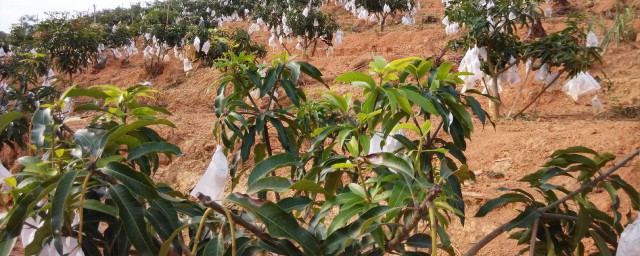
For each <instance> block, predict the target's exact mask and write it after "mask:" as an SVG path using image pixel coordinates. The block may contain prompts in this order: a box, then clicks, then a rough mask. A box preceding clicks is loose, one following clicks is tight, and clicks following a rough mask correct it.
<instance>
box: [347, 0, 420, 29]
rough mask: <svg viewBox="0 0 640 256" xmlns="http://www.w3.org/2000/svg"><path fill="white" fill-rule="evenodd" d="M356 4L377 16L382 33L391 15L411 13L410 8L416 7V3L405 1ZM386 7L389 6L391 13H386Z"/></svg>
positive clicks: (358, 0)
mask: <svg viewBox="0 0 640 256" xmlns="http://www.w3.org/2000/svg"><path fill="white" fill-rule="evenodd" d="M355 4H356V6H357V7H363V8H364V9H366V10H367V11H368V12H369V13H370V14H373V15H375V16H376V19H377V20H378V21H379V23H380V31H384V26H385V25H386V20H387V17H388V16H389V15H393V16H395V15H396V14H402V13H404V12H408V11H411V10H410V9H409V8H410V7H409V6H414V5H415V2H413V1H405V0H356V1H355ZM385 5H387V6H389V11H390V12H385V11H384V6H385Z"/></svg>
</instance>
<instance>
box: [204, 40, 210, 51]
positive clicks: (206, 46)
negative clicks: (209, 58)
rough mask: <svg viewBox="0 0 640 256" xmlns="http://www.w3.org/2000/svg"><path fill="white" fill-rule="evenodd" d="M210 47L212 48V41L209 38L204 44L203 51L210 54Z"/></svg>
mask: <svg viewBox="0 0 640 256" xmlns="http://www.w3.org/2000/svg"><path fill="white" fill-rule="evenodd" d="M209 49H211V43H209V40H207V41H206V42H204V44H203V45H202V51H203V52H204V54H208V53H209Z"/></svg>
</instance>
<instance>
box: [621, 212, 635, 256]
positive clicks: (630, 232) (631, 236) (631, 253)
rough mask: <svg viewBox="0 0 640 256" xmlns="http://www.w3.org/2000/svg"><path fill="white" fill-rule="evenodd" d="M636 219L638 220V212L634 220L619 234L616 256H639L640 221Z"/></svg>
mask: <svg viewBox="0 0 640 256" xmlns="http://www.w3.org/2000/svg"><path fill="white" fill-rule="evenodd" d="M638 219H640V212H638V217H637V218H636V220H635V221H634V222H633V223H631V224H629V225H627V227H626V228H625V229H624V231H622V234H620V242H618V250H617V252H616V256H635V255H640V220H638Z"/></svg>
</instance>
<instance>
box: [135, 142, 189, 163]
mask: <svg viewBox="0 0 640 256" xmlns="http://www.w3.org/2000/svg"><path fill="white" fill-rule="evenodd" d="M160 152H161V153H164V154H165V155H167V156H170V155H171V154H175V155H177V156H183V155H184V154H182V151H180V148H179V147H178V146H176V145H173V144H171V143H168V142H156V141H154V142H147V143H143V144H142V145H140V147H137V148H134V149H132V150H131V151H129V154H128V155H127V161H131V160H134V159H137V158H139V157H141V156H144V155H147V154H153V153H160Z"/></svg>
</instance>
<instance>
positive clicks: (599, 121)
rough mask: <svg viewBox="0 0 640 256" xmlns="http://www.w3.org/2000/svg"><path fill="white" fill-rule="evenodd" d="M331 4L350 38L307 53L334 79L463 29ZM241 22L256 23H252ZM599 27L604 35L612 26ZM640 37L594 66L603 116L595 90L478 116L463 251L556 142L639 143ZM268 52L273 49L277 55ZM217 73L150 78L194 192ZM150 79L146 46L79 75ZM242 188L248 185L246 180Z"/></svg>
mask: <svg viewBox="0 0 640 256" xmlns="http://www.w3.org/2000/svg"><path fill="white" fill-rule="evenodd" d="M423 2H424V1H423ZM585 2H588V1H585ZM613 2H615V1H613V0H606V1H604V0H601V1H596V2H595V4H594V5H588V4H586V3H580V4H577V8H578V9H579V10H580V11H582V12H583V13H589V14H593V15H595V16H596V17H609V16H610V13H611V10H612V6H613V4H612V3H613ZM636 2H638V1H636ZM636 5H637V4H636ZM422 7H423V9H422V10H421V12H420V13H419V14H418V16H417V17H416V21H417V22H418V23H420V21H421V20H422V19H423V18H424V17H426V16H427V15H434V16H435V17H436V18H437V19H438V20H440V19H442V17H443V9H442V7H441V3H440V1H430V2H429V3H423V4H422ZM327 9H329V10H331V11H332V12H334V13H335V14H336V16H337V17H338V19H339V23H340V24H341V26H342V27H343V29H344V30H345V38H344V43H343V44H342V45H339V46H335V53H334V54H333V56H326V54H324V52H323V51H319V52H318V54H316V56H315V57H310V58H309V59H307V61H309V62H311V63H312V64H314V65H316V66H317V67H318V68H320V70H322V72H323V74H324V77H325V80H327V81H333V78H335V77H336V76H337V75H339V74H341V73H343V72H347V71H350V70H353V69H355V68H356V67H357V66H358V65H360V64H362V63H368V61H370V60H371V59H372V56H374V55H381V56H383V57H385V58H387V59H395V58H399V57H407V56H423V57H429V56H433V55H438V54H439V53H440V52H442V49H443V48H444V47H445V46H446V43H447V41H448V40H450V39H452V38H454V36H446V35H445V34H444V28H443V25H442V24H440V23H439V22H437V23H428V24H421V23H420V24H417V25H415V26H412V27H407V26H402V25H398V24H397V23H396V24H391V25H389V26H388V27H387V28H386V29H385V31H384V32H382V33H381V32H379V28H378V27H377V26H374V25H369V24H366V23H364V22H362V21H357V20H356V19H355V18H354V17H352V16H349V15H348V14H346V12H345V11H344V9H343V8H342V7H332V6H330V7H327ZM636 15H637V13H636ZM398 18H399V17H398ZM565 19H566V17H556V18H551V19H547V20H546V21H545V24H544V26H545V28H546V29H547V30H548V31H553V30H558V29H561V28H562V26H563V22H564V20H565ZM607 22H609V23H610V22H611V21H610V20H607ZM235 26H243V27H245V26H246V27H248V26H249V23H241V24H235ZM635 27H636V29H637V30H639V31H640V23H638V22H636V24H635ZM596 32H598V36H599V37H600V38H601V35H602V31H598V30H596ZM461 33H462V32H461ZM456 36H459V35H456ZM267 38H268V35H267V34H265V32H259V33H258V34H257V35H255V37H254V39H255V40H257V41H259V42H265V43H266V41H267ZM638 47H640V41H638V42H635V43H630V44H620V45H618V47H617V48H615V49H609V51H607V53H606V54H605V56H604V62H603V63H602V65H598V66H597V67H595V68H593V69H592V70H591V73H592V74H593V75H594V76H595V75H599V76H603V72H604V73H606V77H608V78H609V79H610V80H609V81H607V83H602V86H603V88H605V90H603V91H602V92H600V93H599V95H600V96H599V97H600V99H602V101H603V103H604V105H605V109H606V111H605V113H604V114H602V115H600V116H598V117H594V115H593V113H592V107H591V106H590V99H591V97H585V98H584V99H581V100H580V101H579V102H577V103H576V102H574V101H573V100H571V99H570V98H569V97H567V96H566V95H564V94H563V93H562V92H553V93H545V94H544V95H543V97H542V98H541V100H540V102H539V104H537V107H536V108H535V109H534V111H531V110H530V111H528V112H527V115H526V117H527V118H526V119H525V120H521V119H519V120H516V121H497V123H496V128H495V129H494V128H493V127H491V126H487V127H484V128H482V127H481V125H480V124H479V123H476V132H475V133H474V134H472V140H471V141H470V142H469V143H468V144H469V147H468V150H467V152H466V154H467V157H468V158H469V166H470V168H471V169H472V170H473V171H474V172H475V173H476V174H477V176H478V180H477V182H475V183H470V184H466V185H465V186H464V188H463V191H464V193H465V195H466V197H465V198H466V199H465V200H466V202H467V205H468V209H467V216H468V219H467V223H466V225H465V226H464V227H463V226H461V225H460V224H459V223H455V224H452V226H451V228H450V233H451V235H452V241H453V244H454V247H455V248H456V250H457V251H459V252H464V251H466V250H467V249H468V248H470V247H471V246H472V245H473V244H474V243H475V241H477V240H479V239H480V238H482V237H483V236H484V235H485V234H487V233H489V232H491V231H492V230H493V229H494V228H496V227H498V226H499V225H501V224H502V223H504V222H506V221H508V220H510V218H513V217H514V216H515V215H516V213H517V211H516V209H515V208H514V207H505V208H501V209H499V210H498V211H495V212H493V213H491V214H489V215H488V216H487V217H485V218H474V217H471V216H473V215H474V214H475V212H476V211H477V209H478V207H479V206H480V205H482V204H483V203H484V202H486V200H487V199H490V198H494V197H496V196H498V195H500V192H499V191H497V188H500V187H512V188H513V187H520V188H525V187H524V185H523V184H520V183H518V182H517V179H519V178H520V177H522V176H524V175H526V174H528V173H531V172H533V171H535V170H537V169H538V167H539V166H540V165H541V164H543V163H544V162H545V160H546V159H547V157H548V156H549V154H550V153H551V152H552V151H554V150H556V149H561V148H566V147H570V146H575V145H582V146H587V147H590V148H593V149H595V150H597V151H606V152H611V153H613V154H615V155H616V156H618V159H621V158H623V157H624V156H625V155H626V154H628V153H630V152H631V151H632V150H633V149H634V148H637V147H640V121H639V120H638V119H624V118H620V117H617V116H615V115H614V114H613V113H612V111H611V108H612V107H613V106H618V105H623V106H632V105H633V106H636V105H638V104H640V86H639V85H640V71H639V70H640V49H639V48H638ZM280 51H281V49H277V50H275V51H271V52H270V54H277V53H279V52H280ZM462 55H463V53H461V52H455V53H448V54H446V55H445V60H448V61H452V62H453V63H458V62H459V60H460V58H461V57H462ZM299 58H300V57H299ZM267 60H270V58H269V57H267ZM522 75H523V74H522ZM216 77H217V75H216V71H214V70H213V69H210V68H207V67H198V68H195V69H194V70H193V71H191V72H190V73H189V74H185V73H184V72H183V71H182V63H181V62H178V61H175V60H173V61H171V62H168V63H167V66H166V67H165V70H164V73H163V74H162V75H160V76H159V77H156V78H153V79H149V81H151V82H152V83H153V84H154V87H155V88H156V89H158V90H159V91H160V93H159V94H158V98H157V103H158V104H160V105H163V106H166V107H167V108H168V109H169V110H170V111H171V112H173V116H170V117H168V119H169V120H171V121H173V122H174V123H175V124H176V125H177V128H176V129H166V128H165V129H163V131H162V132H163V133H164V134H165V135H166V136H167V137H168V139H169V140H170V141H171V142H173V143H175V144H177V145H179V146H180V148H181V149H182V150H183V152H185V154H186V155H185V156H184V157H182V158H178V159H175V160H174V161H173V162H171V163H169V164H168V165H166V166H165V167H163V168H162V169H161V170H160V171H158V172H157V174H156V175H155V176H154V179H155V180H156V181H160V182H166V183H169V184H171V185H173V186H174V187H175V188H176V189H178V190H180V191H183V192H187V191H188V190H190V189H191V188H192V187H193V186H194V185H195V183H196V182H197V180H198V179H199V177H200V175H201V174H202V173H203V172H204V170H205V168H206V166H207V165H208V162H209V160H210V156H211V155H212V154H213V150H214V149H215V145H216V142H215V141H214V139H213V136H212V129H213V123H214V120H215V116H214V114H213V108H214V106H213V99H214V93H213V92H212V91H208V90H207V89H208V88H209V87H210V86H211V85H212V84H213V82H214V81H215V79H216ZM146 80H147V79H146V78H145V71H144V68H143V61H142V59H141V57H140V56H137V57H134V58H133V59H132V63H131V64H130V65H129V66H127V67H121V64H120V63H119V62H117V61H111V62H110V63H109V66H108V67H107V68H106V69H104V70H101V71H100V72H99V73H97V74H83V75H81V76H79V77H78V79H77V80H76V82H78V83H79V84H80V85H81V86H90V85H94V84H105V83H109V84H116V85H118V86H123V87H124V86H130V85H133V84H136V83H139V82H143V81H146ZM530 80H531V79H530ZM331 85H332V86H333V87H332V88H333V89H334V90H335V91H336V92H339V93H348V92H350V93H354V94H355V95H356V96H357V95H359V94H360V91H359V90H357V89H355V88H353V87H351V86H349V85H344V84H338V83H331ZM540 87H541V85H540V84H535V83H531V82H529V83H528V84H527V86H526V88H525V91H524V99H523V100H521V101H520V104H519V106H518V108H517V109H519V108H521V107H522V106H523V105H524V103H525V102H526V101H528V100H529V99H530V98H531V97H532V94H534V93H535V92H537V91H538V90H539V89H540ZM323 90H324V89H323V87H321V86H319V85H312V84H311V85H308V86H307V88H306V91H307V92H308V93H309V94H311V95H315V96H317V95H319V93H321V92H322V91H323ZM515 93H516V88H504V92H503V94H502V99H503V102H504V103H505V104H504V105H505V106H510V105H511V102H512V100H513V98H514V95H515ZM506 109H507V107H505V108H504V109H503V112H506ZM491 172H494V173H502V174H503V175H504V177H502V178H492V177H490V175H488V173H491ZM639 173H640V159H636V160H634V161H632V162H631V163H630V164H629V165H627V166H626V167H625V168H623V169H621V170H620V171H619V174H620V175H621V176H622V177H623V178H625V179H626V180H627V182H629V183H631V184H632V185H633V186H635V187H636V188H638V189H640V175H639ZM563 185H566V186H567V187H569V188H577V187H578V185H577V184H574V183H569V182H565V183H563ZM239 190H240V191H241V192H242V189H241V188H240V189H239ZM592 200H593V201H594V202H595V203H596V204H597V205H598V206H599V207H601V209H607V207H608V196H607V195H606V193H601V194H597V195H596V196H595V197H593V198H592ZM628 207H629V206H628V199H626V198H623V208H625V209H628ZM625 222H626V220H625ZM518 250H519V249H518V248H517V247H516V244H515V241H513V240H509V239H507V234H503V235H502V236H500V237H499V238H498V239H496V240H495V241H494V242H493V243H491V244H489V245H488V246H487V247H486V248H485V249H483V250H482V251H481V252H480V254H479V255H513V254H515V253H516V252H517V251H518Z"/></svg>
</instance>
